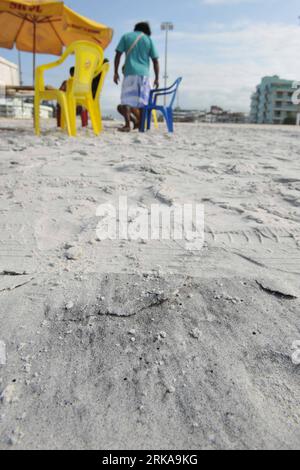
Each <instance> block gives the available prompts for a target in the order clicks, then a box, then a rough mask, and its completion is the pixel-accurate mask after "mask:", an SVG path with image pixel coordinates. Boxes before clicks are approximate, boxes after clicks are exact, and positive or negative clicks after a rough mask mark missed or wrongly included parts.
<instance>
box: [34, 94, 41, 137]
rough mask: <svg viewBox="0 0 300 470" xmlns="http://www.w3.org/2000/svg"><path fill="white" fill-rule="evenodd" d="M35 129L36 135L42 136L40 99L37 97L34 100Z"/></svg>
mask: <svg viewBox="0 0 300 470" xmlns="http://www.w3.org/2000/svg"><path fill="white" fill-rule="evenodd" d="M34 128H35V133H36V135H40V134H41V129H40V99H39V97H38V96H37V95H36V96H35V99H34Z"/></svg>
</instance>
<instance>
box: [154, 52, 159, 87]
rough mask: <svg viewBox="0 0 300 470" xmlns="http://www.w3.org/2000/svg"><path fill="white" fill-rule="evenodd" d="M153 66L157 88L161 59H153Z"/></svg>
mask: <svg viewBox="0 0 300 470" xmlns="http://www.w3.org/2000/svg"><path fill="white" fill-rule="evenodd" d="M153 68H154V73H155V80H154V86H155V88H159V60H158V59H153Z"/></svg>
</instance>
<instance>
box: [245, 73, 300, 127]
mask: <svg viewBox="0 0 300 470" xmlns="http://www.w3.org/2000/svg"><path fill="white" fill-rule="evenodd" d="M293 84H294V82H293V81H292V80H283V79H281V78H279V77H278V76H277V75H274V76H273V77H264V78H263V79H262V81H261V83H260V85H258V86H257V87H256V92H255V93H253V95H252V96H251V111H250V122H252V123H255V124H285V123H288V124H293V123H296V119H297V114H298V113H300V105H295V104H293V103H292V96H293V93H294V91H295V89H294V88H293Z"/></svg>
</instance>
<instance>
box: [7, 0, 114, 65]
mask: <svg viewBox="0 0 300 470" xmlns="http://www.w3.org/2000/svg"><path fill="white" fill-rule="evenodd" d="M112 36H113V30H112V29H111V28H109V27H107V26H105V25H103V24H100V23H96V22H95V21H93V20H90V19H88V18H86V17H84V16H81V15H79V14H77V13H76V12H74V11H73V10H71V9H70V8H68V7H67V6H65V5H64V3H63V2H60V1H51V0H50V1H49V0H15V1H12V0H0V47H4V48H6V49H12V48H13V47H14V46H16V48H17V49H18V50H19V51H27V52H33V73H34V71H35V55H36V53H41V54H53V55H61V53H62V49H63V47H64V46H68V45H69V44H71V43H72V42H74V41H76V40H79V39H87V40H89V41H92V42H95V43H97V44H99V45H100V46H101V47H102V48H103V49H105V48H106V47H107V46H108V45H109V44H110V42H111V40H112Z"/></svg>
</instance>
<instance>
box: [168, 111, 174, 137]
mask: <svg viewBox="0 0 300 470" xmlns="http://www.w3.org/2000/svg"><path fill="white" fill-rule="evenodd" d="M167 114H168V130H169V132H174V125H173V110H172V108H168V109H167Z"/></svg>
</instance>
